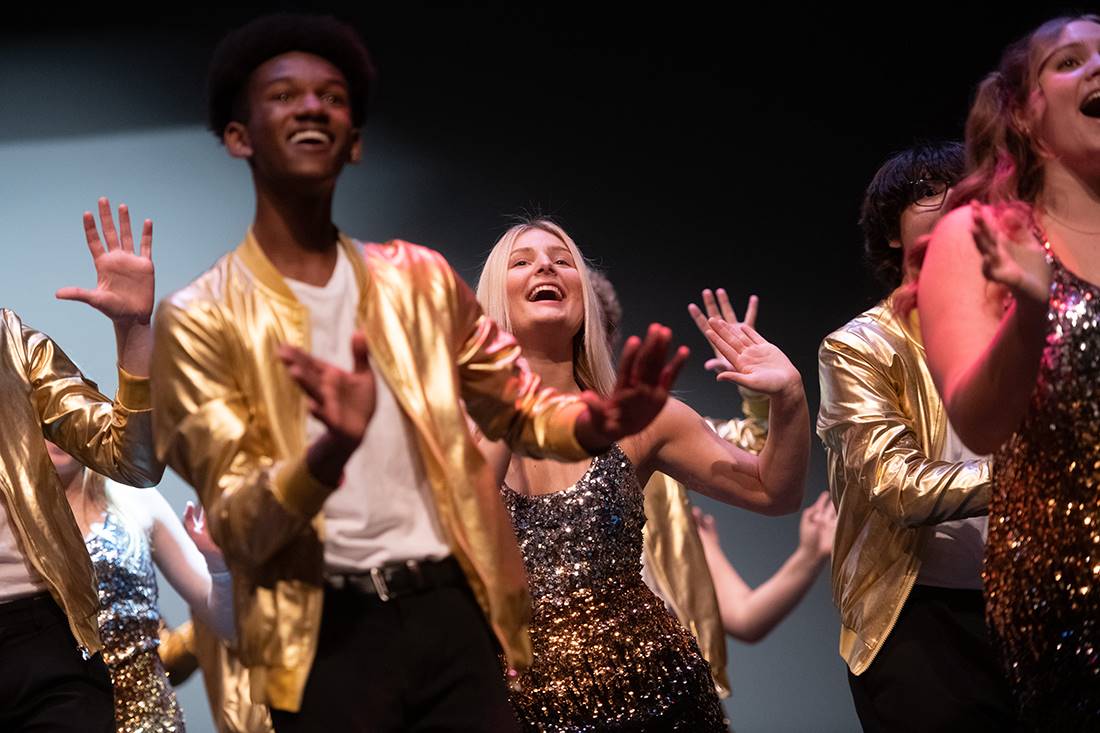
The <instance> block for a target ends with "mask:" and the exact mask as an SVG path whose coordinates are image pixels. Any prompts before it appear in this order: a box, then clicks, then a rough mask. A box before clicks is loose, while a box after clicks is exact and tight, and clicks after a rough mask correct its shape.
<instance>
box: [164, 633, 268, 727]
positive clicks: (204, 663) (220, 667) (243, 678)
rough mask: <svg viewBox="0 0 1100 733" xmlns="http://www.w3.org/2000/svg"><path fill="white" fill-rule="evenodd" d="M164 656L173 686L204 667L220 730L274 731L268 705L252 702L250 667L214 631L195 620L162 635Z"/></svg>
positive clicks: (212, 710) (215, 725)
mask: <svg viewBox="0 0 1100 733" xmlns="http://www.w3.org/2000/svg"><path fill="white" fill-rule="evenodd" d="M160 656H161V659H162V660H163V661H164V666H165V668H166V669H167V670H168V675H169V677H170V679H171V680H172V684H173V685H178V684H179V683H180V682H182V681H183V680H182V679H177V677H182V678H184V679H185V678H186V677H185V675H184V674H183V673H184V672H186V674H190V672H191V671H193V670H194V669H195V667H196V666H198V667H201V668H202V677H203V685H205V687H206V699H207V701H208V702H209V703H210V714H211V717H212V718H213V720H214V728H215V730H217V731H218V733H272V731H273V730H274V728H273V727H272V724H271V715H270V714H269V713H268V711H267V706H266V705H257V704H256V703H254V702H252V696H251V694H250V692H249V679H248V677H249V675H248V670H247V669H246V668H245V667H244V665H242V664H241V662H240V660H239V659H237V656H236V655H235V654H234V653H233V651H232V650H231V649H230V648H229V647H227V646H226V645H225V643H224V642H222V641H221V640H220V639H218V637H217V635H215V634H214V632H212V631H210V629H208V628H207V627H205V626H203V625H202V624H200V623H198V622H195V621H188V622H186V623H184V624H180V625H179V626H177V627H176V628H175V629H173V630H172V631H164V632H162V633H161V637H160Z"/></svg>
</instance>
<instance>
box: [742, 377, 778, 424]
mask: <svg viewBox="0 0 1100 733" xmlns="http://www.w3.org/2000/svg"><path fill="white" fill-rule="evenodd" d="M737 389H738V391H739V392H740V393H741V414H742V415H744V416H745V417H749V418H752V419H754V420H765V421H766V420H767V419H768V412H769V406H770V404H771V398H769V397H768V396H767V395H766V394H764V393H763V392H757V391H756V390H754V389H749V388H748V387H742V386H740V385H738V387H737Z"/></svg>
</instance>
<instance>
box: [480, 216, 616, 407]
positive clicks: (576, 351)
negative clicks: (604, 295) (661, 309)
mask: <svg viewBox="0 0 1100 733" xmlns="http://www.w3.org/2000/svg"><path fill="white" fill-rule="evenodd" d="M532 229H539V230H542V231H544V232H547V233H548V234H552V235H553V236H555V237H557V238H558V239H559V240H561V243H562V244H564V245H565V247H566V249H568V250H569V253H570V254H571V255H572V256H573V262H574V264H575V265H576V268H577V272H578V273H580V276H581V300H582V302H583V304H584V321H583V323H582V324H581V328H580V330H579V331H578V332H577V334H576V335H575V336H574V337H573V377H574V379H576V380H577V384H579V385H580V386H581V388H582V389H590V390H592V391H594V392H596V393H597V394H600V395H607V394H610V393H611V390H612V389H614V387H615V366H614V361H613V359H612V356H611V349H610V347H609V346H608V342H607V333H606V329H605V326H604V318H603V314H602V313H601V311H600V304H599V299H598V298H597V297H596V291H595V290H594V288H593V286H592V277H591V273H592V266H591V265H590V264H589V263H588V261H587V260H585V258H584V255H582V254H581V251H580V249H579V248H578V247H577V244H576V242H574V241H573V239H572V238H571V237H570V236H569V235H568V234H566V233H565V230H564V229H562V228H561V227H560V226H558V225H557V224H556V223H554V222H553V221H551V220H549V219H546V218H542V217H539V218H534V219H527V220H524V221H522V222H520V223H519V224H516V225H515V226H512V227H510V228H509V229H508V231H506V232H504V234H503V235H501V237H500V239H498V240H497V242H496V244H495V245H493V249H492V251H491V252H489V256H488V257H487V258H486V259H485V265H484V266H483V267H482V268H481V277H480V278H478V281H477V299H478V301H479V302H480V303H481V307H482V308H483V309H484V310H485V313H486V315H488V316H489V317H490V318H492V319H493V320H494V321H495V322H496V323H497V325H498V326H500V327H501V328H503V329H504V330H505V331H508V332H509V333H511V332H512V319H511V318H510V317H509V315H508V288H507V278H508V258H509V255H510V254H511V253H512V246H513V245H514V244H515V243H516V240H517V239H518V238H519V237H520V235H522V234H523V233H524V232H528V231H530V230H532Z"/></svg>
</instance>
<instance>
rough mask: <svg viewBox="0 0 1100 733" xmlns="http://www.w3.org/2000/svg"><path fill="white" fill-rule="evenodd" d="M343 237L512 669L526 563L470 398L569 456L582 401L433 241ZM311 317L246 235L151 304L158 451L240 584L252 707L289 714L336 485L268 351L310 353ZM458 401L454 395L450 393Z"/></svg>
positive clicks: (377, 354) (374, 338)
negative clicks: (362, 243) (318, 462)
mask: <svg viewBox="0 0 1100 733" xmlns="http://www.w3.org/2000/svg"><path fill="white" fill-rule="evenodd" d="M340 246H342V247H344V248H345V251H346V252H347V254H348V256H349V258H350V259H351V261H352V264H353V267H354V269H355V270H356V276H357V278H358V280H359V284H360V293H361V298H360V303H359V317H360V321H361V324H362V326H363V329H364V332H365V334H366V337H367V342H368V345H369V347H370V353H371V358H372V361H373V363H374V368H375V369H376V370H377V371H378V372H379V373H380V376H382V377H383V378H384V379H385V380H386V382H387V384H388V385H389V386H390V388H391V389H392V390H393V393H394V396H395V397H396V398H397V400H398V402H399V404H400V405H401V407H402V409H403V410H404V412H405V414H406V415H407V416H408V418H409V420H410V422H411V423H412V425H413V427H414V429H415V432H416V438H417V444H418V447H419V449H420V456H421V459H422V461H423V463H424V469H425V473H426V474H427V477H428V480H429V482H430V484H431V486H432V490H433V494H434V497H435V508H436V512H437V514H438V517H439V521H440V524H441V526H442V527H443V531H444V534H445V535H446V537H447V540H448V542H449V543H450V546H451V549H452V551H453V552H454V555H455V557H456V559H457V560H458V561H459V563H460V564H461V566H462V569H463V570H464V571H465V573H466V576H467V578H468V579H469V582H470V585H471V587H472V589H473V592H474V595H475V597H476V598H477V600H478V602H479V603H480V605H481V607H482V609H483V610H484V611H485V614H486V617H487V619H488V622H489V624H490V626H491V627H492V629H493V631H494V632H495V633H496V636H497V638H498V639H499V641H500V644H501V646H502V647H503V649H504V651H505V653H506V655H507V657H508V660H509V662H510V664H512V665H513V666H515V667H516V668H524V667H526V666H528V665H529V664H530V656H531V650H530V640H529V639H528V636H527V622H528V617H529V615H530V600H529V597H528V595H527V585H526V576H525V575H524V571H523V562H522V559H521V556H520V554H519V549H518V547H517V545H516V539H515V535H514V533H513V531H512V525H511V521H510V520H509V517H508V513H507V510H506V509H505V507H504V504H503V503H502V502H501V501H500V496H499V492H498V489H497V487H496V486H495V485H494V482H493V478H492V472H491V471H490V470H489V468H488V466H487V465H486V463H485V461H484V459H483V458H482V456H481V453H480V452H479V451H478V449H477V447H476V446H475V445H474V443H473V440H472V438H471V436H470V432H469V430H468V428H467V424H466V422H465V419H464V416H463V404H464V405H465V409H466V411H467V412H468V413H469V415H470V416H471V417H472V418H473V419H474V421H475V422H476V423H477V424H478V426H479V427H480V428H481V430H482V431H483V432H484V434H485V435H486V436H487V437H488V438H489V439H491V440H501V439H504V440H507V441H508V442H509V444H510V445H511V446H512V447H513V448H514V449H516V450H518V451H519V452H521V453H525V454H528V455H532V456H534V457H559V458H562V459H564V460H570V461H576V460H581V459H583V458H584V457H586V456H587V453H585V451H584V450H583V449H582V448H581V447H580V445H579V444H578V443H577V441H576V439H575V437H574V435H573V426H574V423H575V422H576V418H577V415H579V414H580V412H581V411H582V410H583V409H584V406H583V405H582V404H581V403H580V402H579V401H578V400H577V399H576V398H574V397H567V396H561V395H558V394H557V393H555V392H553V391H552V390H546V389H543V388H542V387H541V383H540V381H539V379H538V377H537V376H535V375H533V374H531V373H530V372H529V371H528V370H527V369H526V368H525V367H524V366H522V363H523V362H522V360H521V359H520V358H519V357H520V352H519V347H518V346H517V345H516V343H515V341H514V340H513V339H512V337H511V336H509V335H507V334H505V333H503V332H501V331H500V330H499V329H497V327H496V325H495V324H493V322H492V321H491V320H489V319H488V318H486V317H485V316H484V315H483V314H482V312H481V309H480V307H479V306H478V304H477V300H476V299H475V298H474V295H473V292H472V291H471V290H470V289H469V287H467V286H466V284H465V283H463V282H462V280H461V279H459V278H458V276H457V275H456V274H455V273H454V271H453V270H452V269H451V268H450V266H449V265H448V264H447V263H446V261H445V260H444V259H443V258H442V257H441V256H440V255H439V254H437V253H435V252H433V251H431V250H428V249H425V248H423V247H418V246H416V245H412V244H409V243H407V242H392V243H389V244H386V245H367V246H366V247H365V249H363V250H362V251H360V250H359V248H358V247H357V246H356V244H355V243H353V242H352V241H351V240H349V239H347V238H346V237H343V236H341V238H340ZM309 334H310V326H309V313H308V311H307V309H306V308H305V307H304V306H302V305H301V304H300V303H299V302H298V301H297V300H296V299H295V297H294V295H293V293H292V292H291V291H290V289H289V287H287V285H286V283H285V282H284V281H283V278H282V277H281V276H280V274H279V272H278V271H277V270H276V269H275V267H274V265H272V264H271V262H270V261H269V260H268V259H267V257H266V256H265V255H264V253H263V250H262V249H261V248H260V246H259V244H258V243H257V242H256V240H255V238H254V237H253V236H252V234H251V232H250V233H249V234H248V236H246V238H245V240H244V241H243V242H242V243H241V245H240V246H239V247H238V248H237V249H236V250H234V251H233V252H231V253H229V254H227V255H226V256H224V257H222V258H221V259H220V260H219V261H218V262H217V263H215V265H214V266H213V267H212V268H211V269H210V270H208V271H207V272H206V273H204V274H203V275H201V276H199V278H198V279H196V280H195V281H194V282H193V283H192V284H191V285H189V286H187V287H186V288H184V289H183V290H181V291H179V292H178V293H176V294H175V295H173V296H171V297H170V298H168V299H167V300H166V301H164V302H163V303H162V304H161V306H160V308H159V309H158V312H157V317H156V349H155V352H154V357H153V375H154V384H155V385H156V387H155V393H154V395H153V401H154V405H155V407H156V414H155V420H156V440H157V453H158V455H159V456H161V457H162V458H163V459H164V460H165V461H166V462H167V463H168V465H170V466H171V467H172V468H173V469H175V470H176V471H177V472H178V473H179V474H180V475H181V476H182V477H183V478H184V479H185V480H186V481H187V482H188V483H190V484H191V485H192V486H194V487H195V488H196V490H197V491H198V493H199V497H200V499H201V500H202V503H203V506H204V507H205V508H206V512H207V516H208V517H209V522H210V531H211V535H212V536H213V538H214V541H215V542H217V544H218V546H219V547H221V549H222V551H223V552H224V553H225V559H226V562H227V564H228V565H229V569H230V571H231V572H232V574H233V579H234V596H235V606H236V619H237V636H238V644H239V650H240V656H241V660H242V662H243V663H244V664H245V665H246V666H248V668H249V671H250V673H251V684H252V695H253V700H254V701H255V702H260V703H268V704H270V705H271V706H273V707H276V708H280V709H284V710H290V711H296V710H297V709H298V708H299V706H300V704H301V696H302V691H303V689H304V687H305V682H306V678H307V676H308V674H309V670H310V667H311V665H312V662H313V657H314V654H315V652H316V648H317V634H318V626H319V624H320V620H321V601H322V596H323V582H324V579H323V575H322V573H323V551H324V545H323V540H322V537H323V526H322V525H323V517H322V514H321V508H322V506H323V504H324V502H325V499H326V498H327V497H328V495H329V494H330V493H331V492H332V491H333V490H334V489H333V487H329V486H325V485H323V484H321V483H319V482H318V481H316V480H315V479H313V478H312V477H311V476H310V475H309V472H308V471H307V469H306V463H305V451H306V438H305V424H306V405H305V400H304V398H303V397H302V395H301V392H300V390H299V389H298V388H297V386H296V385H295V384H294V382H293V381H292V380H291V379H290V377H289V376H288V375H287V374H286V372H285V370H284V369H283V367H282V366H281V364H280V363H279V361H278V359H277V358H276V357H275V347H276V346H277V345H278V344H280V343H289V344H293V345H295V346H298V347H301V348H303V349H306V350H308V349H309ZM460 400H461V401H462V402H461V403H460Z"/></svg>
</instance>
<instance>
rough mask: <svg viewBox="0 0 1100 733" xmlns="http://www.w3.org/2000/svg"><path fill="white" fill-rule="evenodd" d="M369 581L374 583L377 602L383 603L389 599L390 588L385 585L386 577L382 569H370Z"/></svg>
mask: <svg viewBox="0 0 1100 733" xmlns="http://www.w3.org/2000/svg"><path fill="white" fill-rule="evenodd" d="M370 579H371V582H372V583H374V590H375V592H376V593H378V600H380V601H382V602H383V603H384V602H386V601H388V600H389V599H390V587H389V586H388V585H386V575H385V573H383V572H382V568H371V569H370Z"/></svg>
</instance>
